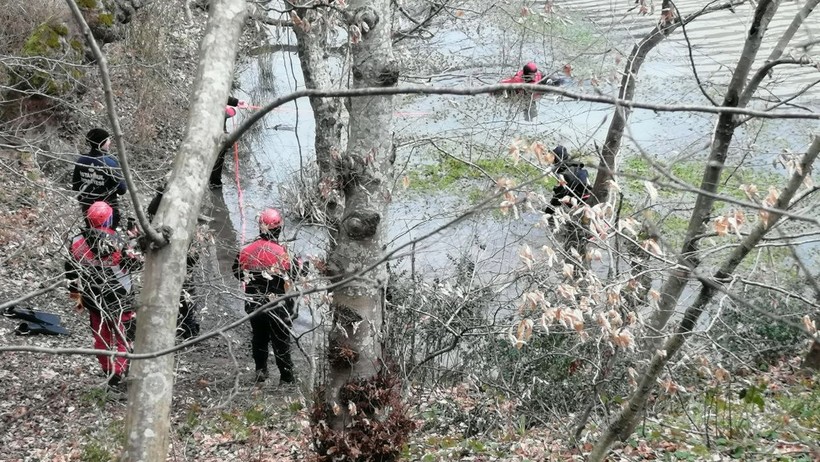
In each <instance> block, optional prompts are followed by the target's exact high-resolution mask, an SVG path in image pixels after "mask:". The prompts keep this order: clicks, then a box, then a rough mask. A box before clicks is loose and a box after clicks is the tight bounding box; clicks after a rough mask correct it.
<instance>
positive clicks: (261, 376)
mask: <svg viewBox="0 0 820 462" xmlns="http://www.w3.org/2000/svg"><path fill="white" fill-rule="evenodd" d="M265 380H268V370H267V369H257V370H256V376H255V377H254V382H256V383H262V382H264V381H265Z"/></svg>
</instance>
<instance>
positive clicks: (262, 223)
mask: <svg viewBox="0 0 820 462" xmlns="http://www.w3.org/2000/svg"><path fill="white" fill-rule="evenodd" d="M280 227H282V214H281V213H279V211H278V210H276V209H265V210H263V211H262V213H260V214H259V230H260V231H261V232H263V233H264V232H267V231H270V230H273V229H276V228H280Z"/></svg>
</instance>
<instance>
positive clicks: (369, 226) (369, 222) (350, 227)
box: [342, 211, 381, 241]
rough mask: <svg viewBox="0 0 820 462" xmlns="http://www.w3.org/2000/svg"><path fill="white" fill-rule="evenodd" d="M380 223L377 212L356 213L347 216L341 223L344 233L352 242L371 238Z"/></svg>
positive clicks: (379, 216)
mask: <svg viewBox="0 0 820 462" xmlns="http://www.w3.org/2000/svg"><path fill="white" fill-rule="evenodd" d="M379 222H381V215H379V214H378V213H377V212H367V211H358V212H353V213H351V214H350V215H348V216H347V217H346V218H345V219H344V220H343V222H342V226H343V227H344V230H345V232H346V233H347V235H348V236H350V237H351V238H352V239H354V240H357V241H358V240H362V239H367V238H369V237H373V236H374V235H375V234H376V231H377V230H378V227H379Z"/></svg>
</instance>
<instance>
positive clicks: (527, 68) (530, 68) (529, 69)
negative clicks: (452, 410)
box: [524, 61, 538, 74]
mask: <svg viewBox="0 0 820 462" xmlns="http://www.w3.org/2000/svg"><path fill="white" fill-rule="evenodd" d="M536 72H538V66H536V65H535V63H534V62H532V61H530V62H528V63H527V64H524V73H525V74H535V73H536Z"/></svg>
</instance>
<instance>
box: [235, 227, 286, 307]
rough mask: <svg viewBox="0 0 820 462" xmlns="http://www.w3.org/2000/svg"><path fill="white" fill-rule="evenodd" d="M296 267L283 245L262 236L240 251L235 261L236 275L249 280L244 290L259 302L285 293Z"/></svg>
mask: <svg viewBox="0 0 820 462" xmlns="http://www.w3.org/2000/svg"><path fill="white" fill-rule="evenodd" d="M294 267H295V265H293V263H292V262H291V260H290V256H288V251H287V250H286V249H285V248H284V247H283V246H281V245H280V244H279V243H278V242H276V241H274V240H269V239H265V238H264V237H261V236H260V237H259V238H257V239H256V240H255V241H253V242H251V243H250V244H248V245H246V246H245V247H244V248H243V249H242V250H241V251H239V255H237V256H236V260H235V261H234V264H233V270H234V275H235V276H236V278H237V279H239V280H240V281H244V282H245V283H246V286H245V293H246V294H248V295H250V296H251V298H252V299H256V301H257V302H265V298H266V297H267V295H268V294H276V295H281V294H284V293H285V292H286V287H285V284H286V282H287V281H288V280H289V279H290V276H291V275H290V273H291V269H293V268H294Z"/></svg>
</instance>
